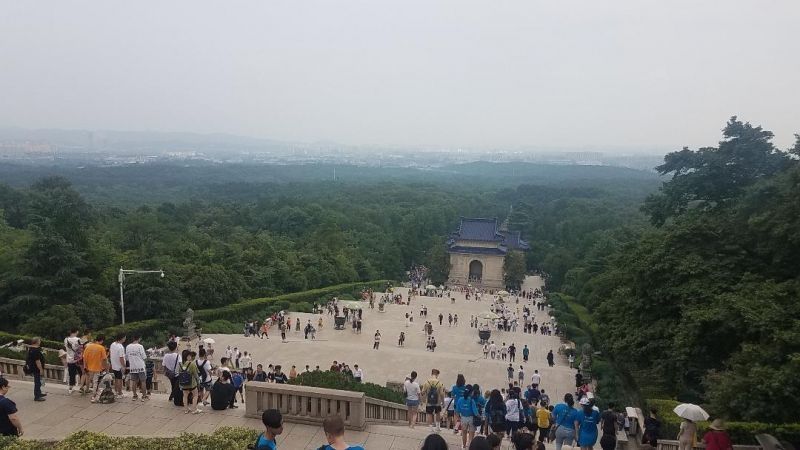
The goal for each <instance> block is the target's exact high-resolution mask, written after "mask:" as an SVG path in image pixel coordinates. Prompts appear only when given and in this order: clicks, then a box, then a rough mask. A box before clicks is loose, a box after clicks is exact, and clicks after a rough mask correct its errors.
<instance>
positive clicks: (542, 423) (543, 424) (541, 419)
mask: <svg viewBox="0 0 800 450" xmlns="http://www.w3.org/2000/svg"><path fill="white" fill-rule="evenodd" d="M536 427H537V428H538V429H539V442H544V440H545V438H548V434H549V433H550V410H549V409H547V404H545V403H542V404H540V405H539V407H538V408H536ZM604 450H605V449H604Z"/></svg>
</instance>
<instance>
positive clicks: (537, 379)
mask: <svg viewBox="0 0 800 450" xmlns="http://www.w3.org/2000/svg"><path fill="white" fill-rule="evenodd" d="M540 384H542V376H541V375H540V374H539V371H538V370H534V371H533V375H531V386H533V388H534V389H537V388H538V387H539V385H540Z"/></svg>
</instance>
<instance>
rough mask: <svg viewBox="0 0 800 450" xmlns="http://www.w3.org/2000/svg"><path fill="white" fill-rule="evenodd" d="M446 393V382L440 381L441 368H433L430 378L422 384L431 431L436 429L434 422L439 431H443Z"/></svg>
mask: <svg viewBox="0 0 800 450" xmlns="http://www.w3.org/2000/svg"><path fill="white" fill-rule="evenodd" d="M444 395H445V391H444V384H442V382H441V381H439V369H432V370H431V376H430V378H428V380H427V381H426V382H425V384H423V385H422V397H423V398H424V399H425V412H426V413H427V414H428V418H429V424H428V427H429V428H430V430H431V432H433V431H434V424H435V425H436V427H435V430H436V432H437V433H438V432H440V431H442V430H441V427H440V425H439V424H440V422H441V413H442V402H443V400H444Z"/></svg>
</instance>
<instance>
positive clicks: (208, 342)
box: [203, 338, 216, 345]
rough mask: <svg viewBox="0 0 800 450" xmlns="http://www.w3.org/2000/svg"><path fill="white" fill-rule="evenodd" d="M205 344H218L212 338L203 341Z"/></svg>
mask: <svg viewBox="0 0 800 450" xmlns="http://www.w3.org/2000/svg"><path fill="white" fill-rule="evenodd" d="M203 342H204V343H206V344H210V345H213V344H216V342H215V341H214V340H213V339H211V338H205V339H203Z"/></svg>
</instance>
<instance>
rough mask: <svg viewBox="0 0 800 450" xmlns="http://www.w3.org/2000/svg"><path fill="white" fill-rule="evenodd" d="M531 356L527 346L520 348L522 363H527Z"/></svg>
mask: <svg viewBox="0 0 800 450" xmlns="http://www.w3.org/2000/svg"><path fill="white" fill-rule="evenodd" d="M530 354H531V350H530V349H529V348H528V346H527V345H525V346H524V347H522V362H528V356H529V355H530Z"/></svg>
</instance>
